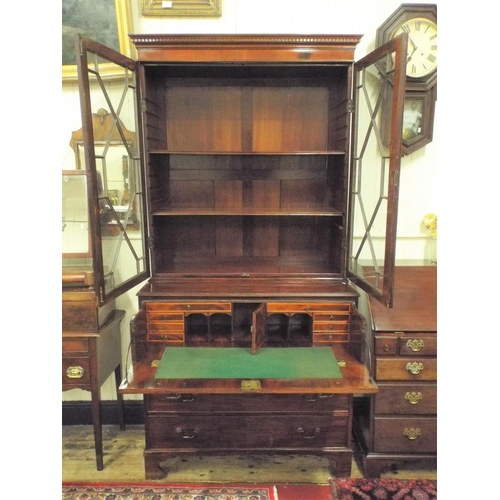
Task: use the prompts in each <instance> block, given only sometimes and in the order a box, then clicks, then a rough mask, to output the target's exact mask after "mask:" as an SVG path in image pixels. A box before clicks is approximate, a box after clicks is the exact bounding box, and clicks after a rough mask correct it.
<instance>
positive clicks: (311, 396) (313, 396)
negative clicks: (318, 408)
mask: <svg viewBox="0 0 500 500" xmlns="http://www.w3.org/2000/svg"><path fill="white" fill-rule="evenodd" d="M302 397H303V398H304V401H307V402H308V403H314V401H317V400H318V395H317V394H302Z"/></svg>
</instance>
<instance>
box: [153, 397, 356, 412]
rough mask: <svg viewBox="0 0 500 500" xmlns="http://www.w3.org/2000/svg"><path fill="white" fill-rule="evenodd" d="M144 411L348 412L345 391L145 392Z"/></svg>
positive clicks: (347, 398)
mask: <svg viewBox="0 0 500 500" xmlns="http://www.w3.org/2000/svg"><path fill="white" fill-rule="evenodd" d="M144 404H145V407H146V411H147V412H175V413H181V412H197V413H201V412H213V411H221V412H222V411H226V412H231V413H237V412H254V413H258V412H268V413H269V412H272V413H280V412H314V413H317V412H334V411H335V412H346V413H348V412H349V396H348V395H346V394H178V393H173V394H162V395H151V396H150V395H145V397H144Z"/></svg>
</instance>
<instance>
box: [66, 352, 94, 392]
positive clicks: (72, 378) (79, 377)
mask: <svg viewBox="0 0 500 500" xmlns="http://www.w3.org/2000/svg"><path fill="white" fill-rule="evenodd" d="M62 383H63V385H75V387H76V386H79V385H86V384H90V359H89V358H88V357H83V356H71V357H69V358H62Z"/></svg>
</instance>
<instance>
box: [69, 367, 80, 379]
mask: <svg viewBox="0 0 500 500" xmlns="http://www.w3.org/2000/svg"><path fill="white" fill-rule="evenodd" d="M84 373H85V370H84V369H83V367H81V366H68V368H66V376H67V377H68V378H82V377H83V374H84Z"/></svg>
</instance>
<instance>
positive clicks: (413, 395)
mask: <svg viewBox="0 0 500 500" xmlns="http://www.w3.org/2000/svg"><path fill="white" fill-rule="evenodd" d="M422 397H423V396H422V393H421V392H407V393H406V394H405V399H406V401H408V403H410V404H411V405H416V404H417V403H418V402H419V401H421V400H422Z"/></svg>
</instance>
